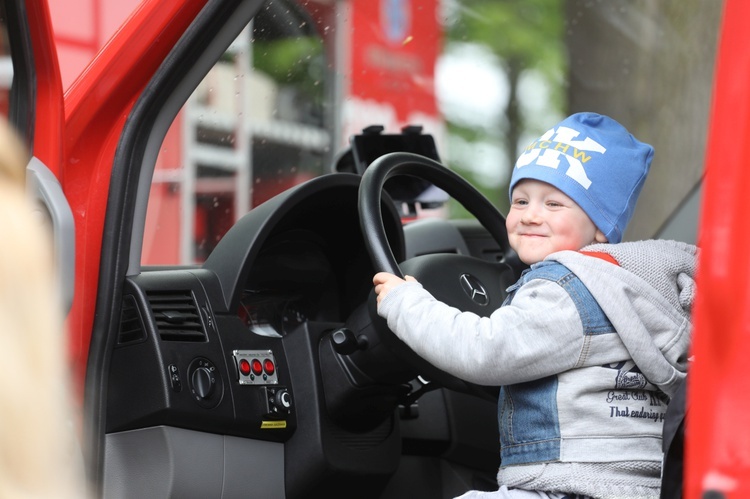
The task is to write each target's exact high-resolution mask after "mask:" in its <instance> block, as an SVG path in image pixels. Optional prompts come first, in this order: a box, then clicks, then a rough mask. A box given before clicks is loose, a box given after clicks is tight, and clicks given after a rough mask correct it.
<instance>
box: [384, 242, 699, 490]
mask: <svg viewBox="0 0 750 499" xmlns="http://www.w3.org/2000/svg"><path fill="white" fill-rule="evenodd" d="M582 252H599V253H607V254H609V255H611V256H612V257H614V258H615V260H617V262H618V263H619V266H618V265H614V264H613V263H610V262H608V261H606V260H604V259H601V258H596V257H592V256H587V255H584V254H582ZM696 255H697V249H696V247H695V246H692V245H688V244H685V243H680V242H675V241H662V240H653V241H639V242H632V243H620V244H595V245H591V246H588V247H586V248H583V249H582V250H581V252H575V251H562V252H558V253H554V254H552V255H550V256H548V257H547V258H546V259H545V261H556V262H559V263H561V264H562V265H564V266H565V267H566V268H567V269H569V271H570V272H572V274H574V275H573V277H574V278H577V279H580V282H581V283H582V284H583V285H584V286H585V287H586V288H587V289H588V291H589V292H590V293H591V295H592V296H593V298H594V300H595V301H596V302H597V303H598V306H599V307H601V310H602V311H603V312H604V314H605V315H606V318H607V319H608V320H609V322H610V323H611V326H612V328H613V329H612V330H611V333H612V334H599V333H598V332H596V333H594V334H591V331H586V327H585V326H584V322H586V321H584V320H582V318H581V314H580V312H579V308H578V306H577V305H576V302H575V301H574V299H573V298H571V294H570V289H569V288H568V289H567V290H566V288H565V287H563V286H562V285H561V284H560V283H559V282H556V281H554V280H549V279H531V280H526V281H525V282H524V283H523V285H521V286H519V287H517V289H515V292H514V295H513V299H512V301H511V303H509V304H506V305H505V306H503V307H500V308H499V309H498V310H496V311H495V312H494V313H493V314H492V315H491V316H490V317H479V316H477V315H476V314H473V313H470V312H461V311H459V310H457V309H455V308H453V307H450V306H448V305H446V304H444V303H442V302H439V301H437V300H435V298H434V297H432V295H431V294H430V293H429V292H427V291H426V290H424V289H423V288H422V286H421V284H419V283H414V282H407V283H406V284H404V285H401V286H397V287H396V288H394V289H393V290H392V291H391V292H390V293H389V294H388V295H386V297H385V298H384V299H383V300H382V302H381V303H380V305H379V306H378V313H379V314H380V315H381V316H383V317H384V318H385V319H386V320H387V322H388V326H389V327H390V329H391V330H392V331H393V332H394V333H395V334H396V335H397V336H399V338H401V339H402V340H403V341H404V342H405V343H406V344H407V345H409V346H410V347H411V348H412V349H413V350H414V351H415V352H416V353H417V354H419V355H420V356H422V357H423V358H424V359H426V360H427V361H429V362H430V363H432V364H433V365H435V366H436V367H438V368H440V369H442V370H444V371H446V372H448V373H451V374H453V375H455V376H457V377H459V378H462V379H464V380H467V381H469V382H472V383H477V384H481V385H491V386H502V387H503V389H504V391H505V392H506V394H509V393H511V392H514V391H518V392H519V393H520V394H521V396H519V397H518V399H517V400H515V401H512V400H511V397H510V396H507V397H504V398H507V399H508V400H506V401H503V400H501V403H500V408H499V411H500V414H499V419H500V424H501V427H500V434H501V442H502V446H503V447H504V449H503V451H504V452H505V451H506V450H507V451H508V452H509V454H508V457H507V458H506V456H505V454H503V456H504V457H503V460H502V461H503V462H501V468H500V471H499V473H498V483H500V484H501V485H507V486H508V487H511V488H513V487H515V488H522V489H526V490H540V491H548V492H565V493H577V494H585V495H589V496H592V497H616V498H628V497H654V498H656V497H658V495H659V485H660V470H661V462H662V449H661V430H662V425H663V419H664V414H665V412H666V401H668V399H669V398H670V397H671V396H672V394H673V393H674V390H675V389H676V387H677V385H678V384H679V382H680V381H681V380H682V378H684V376H685V372H686V370H687V357H688V346H689V342H690V333H691V323H690V308H691V305H692V302H693V298H694V294H695V281H694V276H695V267H696ZM534 268H535V266H532V271H533V269H534ZM522 281H524V279H523V278H522ZM511 289H513V288H511ZM540 380H541V381H540ZM529 387H531V388H529ZM517 388H518V389H517ZM516 389H517V390H516ZM545 397H546V399H545ZM547 399H549V400H547ZM532 400H533V401H534V402H532V403H531V404H529V403H528V401H532ZM539 400H543V403H540V402H538V401H539ZM508 401H510V402H508ZM525 401H526V402H525ZM513 404H515V405H513ZM509 405H510V410H508V406H509ZM524 405H531V406H533V407H534V409H533V410H532V411H531V412H526V411H525V409H524ZM540 407H542V408H543V409H540ZM544 410H546V411H547V412H551V413H553V414H552V417H551V418H549V419H545V418H544V417H542V418H541V419H539V418H538V416H539V413H540V411H544ZM533 411H537V412H536V413H535V415H536V416H537V417H536V418H535V419H534V421H535V422H534V423H530V422H524V421H523V420H524V415H525V414H531V413H532V412H533ZM542 416H544V415H543V414H542ZM510 420H514V422H513V424H514V425H516V427H517V428H520V432H521V433H523V432H524V431H526V433H535V434H537V435H541V440H542V441H543V442H542V444H544V443H546V442H552V443H553V444H554V446H553V447H554V449H553V451H552V454H550V452H546V451H545V452H541V453H540V452H536V449H537V448H538V447H534V445H537V446H538V445H539V441H537V442H536V443H535V444H533V445H532V446H531V447H529V448H527V449H526V450H523V445H525V444H522V445H520V444H519V445H518V449H521V451H520V452H519V453H516V454H513V451H515V450H518V449H517V448H516V444H517V443H518V442H516V441H514V437H515V434H514V433H513V432H515V431H516V429H515V428H514V429H512V430H511V429H510V428H509V427H505V426H504V425H505V424H506V423H505V422H504V421H510ZM524 424H526V428H524ZM529 426H530V427H529ZM545 437H549V438H545ZM506 447H507V449H506Z"/></svg>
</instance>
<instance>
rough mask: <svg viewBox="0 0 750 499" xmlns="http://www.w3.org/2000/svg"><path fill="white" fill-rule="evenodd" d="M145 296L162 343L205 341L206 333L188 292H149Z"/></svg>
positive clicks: (193, 299) (191, 296)
mask: <svg viewBox="0 0 750 499" xmlns="http://www.w3.org/2000/svg"><path fill="white" fill-rule="evenodd" d="M146 296H147V297H148V301H149V304H150V305H151V311H152V312H153V314H154V320H155V321H156V329H157V330H158V331H159V337H161V339H162V340H163V341H194V342H196V341H206V331H205V330H204V329H203V323H202V322H201V317H200V313H199V312H198V307H197V305H196V303H195V298H193V294H192V293H191V292H190V291H149V292H147V293H146Z"/></svg>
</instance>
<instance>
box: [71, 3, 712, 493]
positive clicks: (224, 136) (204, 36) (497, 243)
mask: <svg viewBox="0 0 750 499" xmlns="http://www.w3.org/2000/svg"><path fill="white" fill-rule="evenodd" d="M381 3H382V4H384V5H385V4H389V3H393V2H381ZM406 3H408V2H406ZM445 3H446V5H448V7H450V5H454V4H455V5H458V4H461V5H462V8H468V7H467V6H466V5H463V4H465V3H466V2H445ZM693 3H695V2H693ZM336 4H337V2H325V1H312V0H311V1H294V0H239V1H209V2H208V3H207V4H206V6H205V7H204V8H203V9H202V10H201V12H200V13H199V14H198V16H197V17H196V19H195V20H194V21H193V22H192V24H191V25H190V27H189V28H188V30H187V31H186V32H185V34H184V35H183V36H182V37H181V38H180V39H179V41H178V42H177V43H176V45H175V46H174V47H173V48H172V50H171V51H170V53H169V56H168V57H167V58H166V59H165V60H164V61H163V63H162V64H161V65H160V67H159V70H158V71H157V73H156V75H155V76H154V77H153V78H152V79H151V80H150V82H149V84H148V86H147V88H146V90H145V91H144V92H143V93H142V94H141V95H140V96H139V97H138V99H137V101H136V102H135V104H134V106H133V108H132V111H131V112H130V114H129V115H128V116H127V118H126V121H125V124H124V128H123V132H122V134H121V135H120V136H119V137H117V140H118V144H117V149H116V153H115V157H114V162H113V165H112V173H111V179H110V182H109V197H108V200H107V209H106V213H105V214H104V215H103V216H104V219H105V221H106V230H105V231H104V234H103V235H102V251H101V263H100V273H99V277H98V291H97V296H96V305H95V306H96V315H95V318H94V324H93V331H94V334H92V338H91V345H90V350H89V357H88V366H87V374H86V380H85V382H86V387H85V399H84V400H85V404H86V407H85V421H86V428H85V432H86V438H87V449H86V457H87V461H88V463H89V466H90V467H91V468H92V469H91V470H90V475H91V476H92V478H93V480H94V482H95V483H96V487H97V488H98V490H100V491H101V495H102V496H103V497H111V498H129V497H133V498H135V497H139V498H140V497H175V498H193V497H195V498H205V497H226V498H232V497H264V498H272V497H286V498H302V497H319V496H320V497H323V496H325V497H361V498H394V499H397V498H402V497H403V498H406V497H409V498H422V497H424V498H428V497H429V498H436V497H445V498H448V497H454V496H457V495H460V494H461V493H463V492H465V491H467V490H470V489H474V490H486V491H489V490H495V489H496V488H497V484H496V473H497V469H498V466H499V464H500V460H499V459H500V458H499V449H498V445H499V444H498V430H497V387H486V386H477V385H473V384H471V383H467V382H465V381H463V380H460V379H457V378H455V377H453V376H451V375H450V374H448V373H445V372H442V371H440V370H438V369H436V368H435V367H433V366H431V365H430V364H428V363H427V362H425V361H424V360H423V359H421V358H420V357H419V356H417V355H416V354H415V353H414V352H412V351H411V350H410V349H409V348H408V347H407V346H406V345H405V344H403V343H402V342H401V341H400V340H398V339H397V338H396V337H395V335H394V334H393V333H392V332H390V331H389V330H388V328H387V325H385V323H384V321H383V320H382V319H381V318H380V317H378V315H377V312H376V310H375V297H374V293H373V287H372V277H373V275H374V274H375V273H376V272H378V271H381V270H386V271H390V272H393V273H396V274H398V275H404V274H409V275H412V276H415V277H416V278H417V279H419V280H420V281H421V282H423V284H424V285H425V287H426V288H427V289H428V290H430V291H431V292H432V293H433V294H434V295H435V296H436V297H437V298H439V299H441V300H443V301H446V302H448V303H450V304H452V305H454V306H456V307H458V308H460V309H462V310H471V311H473V312H475V313H477V314H479V315H489V313H491V311H492V310H494V309H495V308H496V307H498V306H499V305H500V304H501V303H502V301H503V299H504V298H505V294H506V291H505V290H506V288H508V287H509V286H510V285H511V284H513V283H514V282H515V281H516V280H517V279H518V277H519V276H520V274H521V272H522V271H523V270H524V268H525V266H524V264H523V263H521V262H520V260H518V258H517V256H516V255H515V254H514V252H513V251H512V250H511V249H510V247H509V245H508V241H507V234H506V232H505V223H504V216H503V214H502V209H503V208H502V202H501V206H498V201H497V199H490V197H488V195H487V194H486V190H484V191H483V190H482V189H479V188H477V187H476V185H475V182H470V181H468V180H466V178H465V176H464V175H461V174H459V173H457V172H456V170H460V168H458V169H454V168H449V167H446V166H447V165H448V162H446V160H445V158H449V157H450V155H449V154H446V152H447V151H449V147H448V143H449V142H450V140H449V134H448V133H447V131H446V130H445V129H444V128H442V127H440V126H434V123H430V122H429V120H427V123H423V122H419V120H418V118H419V116H415V117H410V118H414V119H413V120H411V119H410V120H409V121H408V122H407V123H404V124H402V125H403V126H400V127H397V128H394V127H393V126H392V125H393V124H392V122H391V121H392V120H390V121H389V120H388V116H384V115H383V114H382V113H378V112H371V113H367V112H363V109H362V108H358V109H354V111H352V112H353V113H354V114H361V115H362V116H360V117H359V121H357V122H356V123H355V124H352V123H354V120H352V121H350V122H347V123H345V122H344V120H342V118H341V114H340V113H339V111H340V110H339V109H332V108H333V106H331V105H330V103H331V102H337V100H336V99H337V98H338V97H337V95H338V94H337V92H339V91H340V89H341V88H342V87H345V86H346V85H350V84H351V82H350V81H349V80H348V79H347V78H351V76H346V75H345V76H342V74H341V70H340V68H339V67H338V66H335V65H333V64H332V63H331V60H332V58H334V57H336V56H335V54H332V53H331V52H332V51H333V49H331V48H330V47H332V46H335V47H338V46H339V45H334V44H333V43H332V40H338V38H337V37H339V36H342V35H341V33H342V32H343V31H344V30H345V28H346V22H348V18H347V17H346V15H342V13H341V12H340V11H337V10H336V9H335V5H336ZM589 4H590V3H589V2H585V1H583V0H581V1H569V2H566V3H565V4H564V7H563V10H564V11H565V12H564V14H565V19H566V22H567V24H566V28H567V29H568V31H569V32H568V37H567V39H566V41H567V44H568V45H567V47H568V50H569V51H570V53H571V54H582V53H584V51H585V49H588V48H590V47H591V46H592V41H591V39H590V38H588V37H590V36H594V34H593V32H594V30H592V29H586V28H584V27H591V26H596V28H597V30H601V32H599V36H600V38H599V39H598V40H599V41H600V42H601V39H602V38H601V37H603V36H604V35H602V34H601V33H602V32H606V33H607V34H608V36H611V37H612V38H617V39H618V42H617V43H618V44H619V45H617V47H618V48H619V49H620V50H622V51H623V52H622V54H621V55H622V57H621V59H619V60H616V61H615V60H613V58H612V57H610V56H608V55H607V54H606V53H604V52H602V53H597V52H596V51H594V52H593V53H591V54H589V53H588V52H585V53H586V54H587V55H586V56H585V57H583V56H581V57H574V56H571V57H570V67H569V74H568V75H567V76H566V81H567V86H566V87H565V92H563V93H567V94H566V96H565V102H566V104H565V105H564V106H563V108H564V110H565V111H576V110H585V109H597V110H600V112H602V113H609V114H612V115H614V116H617V117H618V118H621V119H622V120H623V121H624V122H627V123H628V124H629V125H631V126H632V127H633V128H635V129H637V131H638V134H639V135H640V136H642V137H644V140H647V141H650V142H653V143H654V144H655V146H656V149H657V151H659V152H658V153H657V158H659V159H658V161H659V166H658V167H657V168H655V169H654V173H653V174H652V177H653V179H652V180H651V179H650V180H649V183H648V184H647V185H646V188H645V189H644V194H643V201H642V202H641V203H640V204H639V206H638V210H637V211H636V214H635V216H634V222H633V224H632V226H631V229H630V233H629V234H628V237H629V239H640V238H649V237H662V238H670V239H679V240H684V241H686V242H692V243H695V242H696V239H697V232H696V226H697V223H696V220H697V217H698V215H697V213H698V210H699V201H700V185H701V180H702V171H703V170H702V166H703V165H702V161H701V159H700V158H701V156H702V153H703V147H704V145H703V143H704V136H705V134H706V123H707V119H708V117H707V116H708V103H709V100H710V88H711V78H710V73H711V71H710V68H711V67H712V64H713V51H714V50H715V43H716V40H715V30H716V25H717V23H718V19H719V14H720V8H719V7H716V6H712V7H707V6H705V5H704V6H702V7H697V6H695V5H694V7H695V9H692V12H691V13H690V15H688V14H686V13H682V14H679V13H678V14H675V12H678V11H680V5H681V4H680V5H677V4H679V2H677V4H676V6H674V7H673V10H670V9H663V10H658V9H656V10H654V9H650V7H649V6H648V5H646V2H630V3H628V2H616V4H617V8H616V9H615V8H614V7H612V8H611V9H610V8H608V7H602V6H599V7H598V8H592V6H591V5H589ZM455 5H454V6H455ZM448 7H446V8H447V9H448V10H450V9H449V8H448ZM687 10H691V9H687ZM446 15H447V14H446ZM649 16H652V17H649ZM532 17H533V16H532ZM698 18H700V19H702V22H701V23H699V24H695V23H696V21H695V20H696V19H698ZM646 21H647V22H646ZM654 24H656V25H659V26H660V28H659V29H655V30H653V31H649V32H648V33H649V34H650V35H652V36H653V37H654V40H651V41H652V42H653V43H654V45H659V46H661V45H660V44H662V45H668V46H670V47H672V48H671V49H670V51H667V50H664V51H662V50H657V49H654V48H653V46H651V45H648V44H646V43H645V42H644V37H643V36H642V35H643V33H642V32H639V30H644V32H645V30H647V28H648V27H649V26H651V27H653V25H654ZM576 26H580V28H576ZM696 26H698V27H697V28H696ZM688 30H693V31H696V30H697V31H700V33H701V36H700V37H696V39H695V40H686V39H685V36H684V35H685V33H686V32H687V31H688ZM605 38H606V37H605ZM613 43H614V42H613ZM674 47H679V48H674ZM675 51H676V52H675ZM696 53H698V54H699V56H698V57H696V56H695V54H696ZM623 61H624V62H623ZM685 61H689V62H690V64H687V63H685ZM706 69H708V70H706ZM631 73H633V74H635V73H637V74H638V75H639V76H643V75H648V78H647V79H646V82H645V83H644V82H642V81H641V80H638V83H637V84H633V83H632V82H631V81H624V80H627V78H620V77H618V75H625V74H631ZM375 77H376V76H373V78H375ZM530 86H533V85H531V84H530ZM613 95H617V96H618V98H617V99H615V98H613ZM532 100H533V99H532ZM631 101H636V102H637V104H631ZM687 101H689V102H690V105H685V102H687ZM344 104H346V103H342V105H344ZM365 110H366V109H365ZM541 114H544V113H541ZM556 117H557V115H555V114H554V113H552V114H546V115H544V116H543V118H544V119H542V118H539V119H540V122H539V123H536V124H535V123H528V124H527V125H528V128H527V130H526V133H527V135H529V137H528V138H530V137H533V136H535V135H533V134H534V133H537V134H538V132H539V131H543V130H538V129H539V128H540V127H546V126H548V125H549V124H550V123H552V122H554V121H556V120H555V118H556ZM534 127H536V128H534ZM341 136H345V137H346V142H344V143H342V142H341V141H339V140H338V138H339V137H341ZM524 138H527V137H525V136H519V137H516V139H517V140H518V141H522V140H523V139H524ZM661 151H664V152H663V153H662V152H661ZM662 158H663V159H662ZM448 166H449V165H448ZM678 167H679V168H680V169H679V170H677V169H676V168H678ZM508 176H509V175H508ZM495 187H496V188H497V186H495ZM493 192H495V191H493ZM496 192H499V193H500V194H501V196H500V197H504V196H507V179H505V184H504V185H503V186H501V187H499V188H497V190H496ZM665 193H667V195H665ZM503 202H504V201H503ZM455 206H459V208H458V210H460V213H461V214H462V216H460V217H456V216H452V214H455V213H456V212H455V211H453V212H452V211H451V210H452V209H453V207H455ZM463 214H468V215H469V216H463ZM466 273H471V274H472V275H474V276H476V277H478V280H479V282H480V284H481V285H482V287H483V289H484V290H485V291H486V300H487V301H485V302H482V303H478V302H477V301H476V300H473V299H472V297H471V295H469V294H467V292H466V290H465V289H464V288H463V287H462V283H461V276H462V275H464V274H466Z"/></svg>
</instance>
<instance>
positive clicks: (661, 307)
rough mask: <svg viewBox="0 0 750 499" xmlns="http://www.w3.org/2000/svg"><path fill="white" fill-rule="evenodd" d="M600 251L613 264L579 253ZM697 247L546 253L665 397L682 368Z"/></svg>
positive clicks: (601, 247)
mask: <svg viewBox="0 0 750 499" xmlns="http://www.w3.org/2000/svg"><path fill="white" fill-rule="evenodd" d="M588 252H591V253H606V254H607V255H610V256H612V257H613V258H614V259H615V260H616V261H617V262H618V264H619V265H615V264H613V263H610V262H608V261H606V260H604V259H602V258H596V257H593V256H589V255H587V254H585V253H588ZM697 255H698V249H697V248H696V247H695V246H693V245H690V244H686V243H682V242H678V241H666V240H649V241H637V242H626V243H619V244H594V245H590V246H587V247H585V248H583V249H582V250H581V251H580V252H577V251H561V252H558V253H553V254H552V255H549V256H548V257H547V259H548V260H555V261H558V262H560V263H562V264H563V265H565V266H566V267H567V268H569V269H570V270H571V271H573V272H574V273H575V274H576V275H577V276H578V277H579V279H581V281H582V282H583V284H584V285H585V286H586V287H587V288H588V289H589V291H590V292H591V294H592V295H593V296H594V298H595V299H596V300H597V302H598V303H599V305H600V306H601V307H602V310H603V311H604V313H605V314H606V315H607V317H608V318H609V320H610V322H612V325H613V326H614V327H615V328H616V329H617V332H618V333H619V335H620V337H621V339H622V341H623V343H624V344H625V347H626V348H627V349H628V351H629V352H630V354H631V356H632V358H633V361H634V362H635V363H636V365H637V366H638V368H639V369H640V370H641V372H642V373H643V374H644V375H645V376H646V378H647V379H648V380H649V381H650V382H651V383H652V384H654V385H656V386H658V387H659V388H660V389H661V390H662V391H663V392H664V393H666V394H667V395H669V396H670V397H671V396H672V395H673V393H674V391H675V389H676V386H677V385H678V383H679V381H680V380H681V379H682V378H684V376H685V372H686V370H687V357H688V350H689V346H690V334H691V329H692V328H691V322H690V312H691V308H692V304H693V300H694V298H695V271H696V264H697Z"/></svg>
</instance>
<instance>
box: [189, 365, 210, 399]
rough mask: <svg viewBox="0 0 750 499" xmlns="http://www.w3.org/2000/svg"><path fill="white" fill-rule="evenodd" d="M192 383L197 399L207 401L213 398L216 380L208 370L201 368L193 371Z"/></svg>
mask: <svg viewBox="0 0 750 499" xmlns="http://www.w3.org/2000/svg"><path fill="white" fill-rule="evenodd" d="M192 382H193V389H194V390H195V396H196V397H198V398H199V399H202V400H205V399H207V398H208V397H210V396H211V393H212V392H213V390H214V383H215V380H214V377H213V375H212V374H211V371H209V370H208V368H206V367H199V368H198V369H196V370H195V371H193V376H192Z"/></svg>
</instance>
